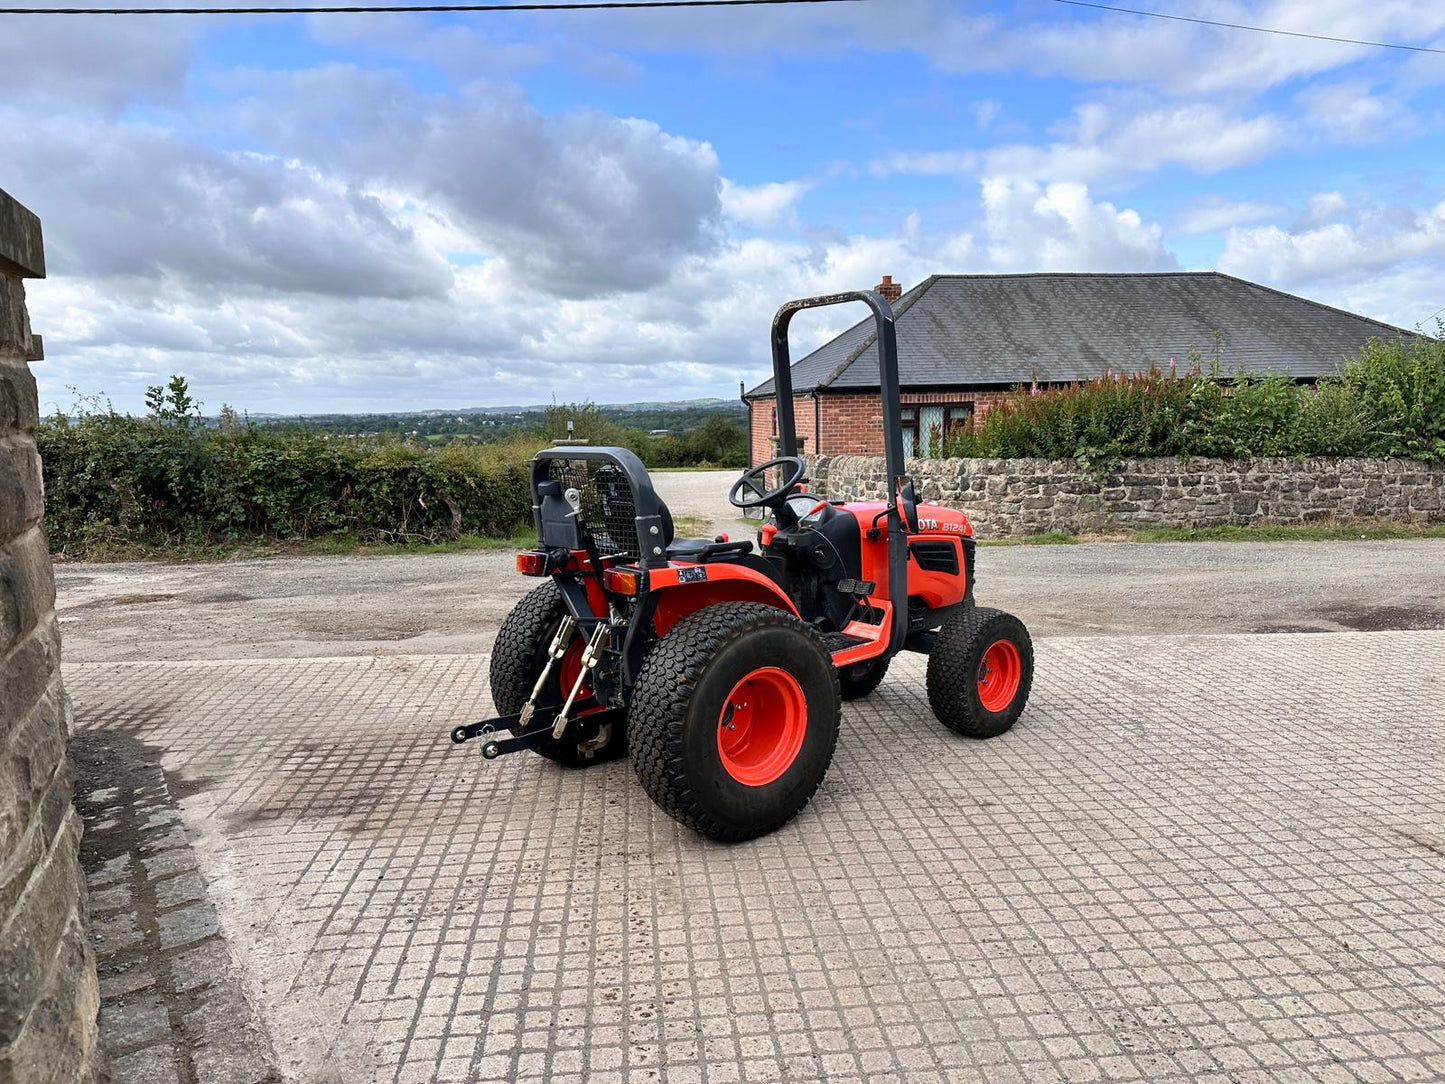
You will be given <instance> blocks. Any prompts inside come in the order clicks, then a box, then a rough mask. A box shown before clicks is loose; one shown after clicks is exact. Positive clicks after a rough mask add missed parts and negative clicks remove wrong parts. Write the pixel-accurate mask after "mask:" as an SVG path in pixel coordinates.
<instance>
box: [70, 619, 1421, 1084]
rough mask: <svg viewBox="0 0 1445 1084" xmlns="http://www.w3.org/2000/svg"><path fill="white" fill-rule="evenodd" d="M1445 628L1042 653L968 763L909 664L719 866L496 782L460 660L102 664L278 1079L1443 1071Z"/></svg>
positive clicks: (693, 850)
mask: <svg viewBox="0 0 1445 1084" xmlns="http://www.w3.org/2000/svg"><path fill="white" fill-rule="evenodd" d="M1442 660H1445V632H1440V631H1414V632H1408V631H1407V632H1379V633H1371V634H1363V633H1342V634H1317V635H1266V636H1211V637H1152V638H1121V637H1095V638H1092V639H1082V638H1079V639H1075V638H1061V639H1049V640H1044V641H1041V642H1040V643H1039V645H1038V675H1037V679H1036V682H1035V688H1034V693H1033V698H1032V700H1031V703H1030V707H1029V709H1028V711H1027V712H1026V714H1025V715H1024V718H1023V720H1022V721H1021V722H1020V724H1019V725H1018V726H1017V727H1016V728H1015V730H1014V731H1013V732H1012V733H1011V734H1009V735H1007V736H1005V737H1003V738H1000V739H997V740H995V741H992V742H987V743H976V742H970V741H967V740H965V739H962V738H958V737H955V736H953V735H951V734H949V733H947V732H946V731H944V730H943V729H942V727H940V726H939V725H938V724H937V723H936V722H935V721H934V720H933V718H932V716H931V714H930V712H929V710H928V706H927V702H926V700H925V698H924V696H923V695H922V686H923V672H924V668H923V660H922V659H921V658H919V657H917V656H908V655H905V656H902V657H901V658H900V659H899V660H898V662H897V663H896V664H895V666H894V668H893V671H892V673H891V674H890V675H889V678H888V680H887V681H886V682H885V683H884V685H883V686H882V688H881V689H880V690H879V692H878V693H876V694H875V695H874V696H873V697H872V698H870V699H868V700H866V701H862V702H859V703H855V704H852V705H849V706H847V707H846V710H845V713H844V728H843V735H842V740H841V742H840V744H839V747H838V754H837V758H836V759H835V761H834V763H833V767H832V770H831V772H830V774H829V776H828V779H827V782H826V783H825V784H824V786H823V788H822V790H821V792H820V793H819V795H818V796H817V798H816V799H815V800H814V802H813V804H812V805H811V806H810V807H809V808H808V809H807V810H806V811H805V812H804V813H803V814H802V816H800V817H799V818H798V820H797V821H795V822H794V823H793V824H792V825H790V826H788V827H787V828H785V829H784V830H782V831H780V832H779V833H777V834H776V835H774V836H771V837H769V838H766V839H762V840H758V841H755V842H752V843H748V844H743V845H738V846H722V845H718V844H714V843H710V842H708V841H705V840H703V839H700V838H698V837H696V836H694V835H693V834H691V833H690V832H686V831H684V830H682V829H680V828H679V827H678V826H677V825H675V824H674V823H673V822H672V821H671V820H669V819H668V818H667V817H666V816H664V815H663V814H662V813H661V812H659V811H658V810H656V809H655V808H654V807H653V806H652V805H651V803H650V802H649V801H648V799H647V798H646V797H645V796H644V795H643V793H642V791H641V789H640V787H639V786H638V785H637V783H636V782H635V780H634V778H633V776H632V773H631V769H630V768H629V767H628V765H627V764H626V763H625V762H624V763H620V764H611V765H606V766H600V767H596V768H591V769H588V770H586V771H583V772H565V771H562V770H560V769H557V768H555V767H553V766H551V765H550V764H547V763H545V762H543V761H541V760H539V759H536V758H533V757H531V756H517V757H511V758H506V759H503V760H501V761H498V762H496V763H493V764H485V763H484V762H482V761H481V760H480V759H479V757H478V756H477V755H476V753H475V751H474V750H473V749H470V748H468V749H458V748H455V747H453V746H451V745H450V744H449V743H448V742H447V741H446V740H445V733H446V730H447V728H448V727H449V726H451V725H453V724H455V723H457V722H459V721H465V720H469V719H472V718H476V717H479V716H481V715H483V714H485V712H486V711H487V709H488V708H489V706H490V701H489V697H488V695H487V683H486V676H485V675H486V658H485V656H479V655H449V656H416V657H389V658H345V659H325V658H308V659H294V660H286V659H282V660H275V659H272V660H252V661H245V662H180V663H145V662H137V663H107V664H101V663H86V664H78V665H70V666H68V667H67V670H66V680H67V682H68V685H69V688H70V691H71V694H72V696H73V698H74V701H75V705H76V716H77V723H78V726H80V727H81V728H103V729H104V730H107V731H112V732H115V735H116V740H122V739H124V740H125V741H127V742H132V743H136V742H138V743H141V744H142V745H144V746H147V747H153V748H154V749H155V750H156V751H157V755H158V756H160V758H161V763H162V765H163V767H164V768H165V770H166V774H167V778H168V779H169V781H170V786H171V789H172V790H173V791H174V792H175V794H177V795H178V796H179V797H180V804H181V813H182V817H183V820H184V824H185V827H186V829H187V830H188V832H189V834H190V835H191V837H192V841H193V845H194V848H195V851H196V855H197V859H198V862H199V866H200V870H201V873H202V874H203V875H204V878H205V880H206V882H207V885H208V890H209V893H210V896H211V898H212V900H213V901H214V903H215V907H216V911H217V914H218V917H219V923H220V926H221V929H222V931H223V932H224V934H225V935H226V937H227V939H228V940H229V944H230V950H231V951H232V952H233V953H235V954H236V956H237V957H238V958H239V960H240V962H241V964H242V974H243V976H244V982H245V985H246V987H247V994H248V996H249V998H250V999H251V1001H252V1002H253V1003H254V1007H255V1010H256V1012H257V1014H258V1016H259V1017H260V1019H261V1020H262V1022H263V1024H264V1029H265V1031H266V1032H267V1033H268V1035H269V1039H270V1042H271V1044H272V1045H273V1046H274V1048H275V1052H276V1060H277V1062H278V1065H279V1067H280V1069H281V1071H282V1072H283V1074H284V1075H285V1077H286V1078H287V1079H291V1080H298V1081H308V1082H309V1081H318V1082H350V1081H372V1080H379V1081H431V1080H438V1081H472V1080H527V1081H534V1080H535V1081H543V1080H545V1081H552V1082H558V1084H562V1082H567V1081H578V1082H580V1081H584V1080H585V1081H588V1082H589V1084H607V1082H609V1081H622V1080H628V1081H644V1080H665V1081H669V1082H673V1084H685V1082H689V1081H708V1082H723V1081H737V1080H746V1081H764V1080H768V1081H771V1080H794V1081H809V1080H829V1081H855V1080H856V1081H862V1080H868V1081H885V1080H908V1081H940V1082H942V1081H949V1082H956V1081H969V1080H988V1081H1007V1080H1026V1081H1090V1080H1114V1081H1128V1080H1139V1081H1166V1080H1191V1081H1196V1080H1200V1081H1207V1080H1218V1081H1252V1080H1261V1081H1262V1080H1270V1081H1277V1080H1342V1081H1345V1080H1364V1081H1376V1080H1378V1081H1387V1080H1440V1079H1445V963H1442V961H1445V661H1442Z"/></svg>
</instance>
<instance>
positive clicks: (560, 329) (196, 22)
mask: <svg viewBox="0 0 1445 1084" xmlns="http://www.w3.org/2000/svg"><path fill="white" fill-rule="evenodd" d="M1149 6H1150V7H1151V8H1152V9H1153V10H1158V11H1167V12H1171V13H1176V14H1186V15H1194V16H1202V17H1207V18H1215V19H1221V20H1226V21H1233V22H1248V23H1253V24H1257V25H1260V26H1270V27H1278V28H1282V29H1295V30H1304V31H1309V32H1314V33H1325V34H1335V35H1340V36H1347V37H1358V38H1367V39H1373V40H1382V41H1394V42H1401V43H1408V44H1414V45H1434V46H1436V47H1442V46H1445V5H1442V4H1440V3H1437V2H1433V0H1428V2H1427V0H1380V2H1377V3H1372V4H1369V5H1362V4H1359V3H1357V2H1355V0H1311V2H1306V0H1272V2H1265V3H1239V2H1226V0H1194V2H1188V0H1170V2H1168V3H1162V2H1161V3H1157V4H1151V5H1149ZM0 70H5V71H7V72H8V73H10V76H9V77H8V78H7V81H6V86H5V88H4V89H3V90H0V187H3V188H5V189H6V190H8V191H9V192H10V193H11V194H12V195H14V196H16V197H17V198H18V199H20V200H21V201H22V202H24V203H26V204H27V205H28V206H30V207H31V208H32V209H34V210H35V211H36V212H37V213H39V214H40V215H41V217H42V219H43V221H44V224H45V230H46V238H47V246H48V250H49V256H50V265H51V276H50V278H49V279H47V280H45V281H43V282H36V283H32V284H31V285H30V299H31V309H32V317H33V321H34V323H35V326H36V329H37V330H38V331H40V332H41V333H42V334H43V335H44V336H45V341H46V351H47V355H48V357H47V360H46V361H45V362H43V363H40V364H38V365H37V366H36V375H37V378H38V379H39V381H40V385H41V396H42V400H43V402H44V404H45V406H46V408H47V409H52V408H54V407H57V406H59V407H62V408H68V407H70V406H71V405H72V401H73V400H74V398H75V395H76V394H77V393H79V394H82V395H97V394H103V395H104V396H105V397H106V398H108V399H109V400H111V401H112V402H113V403H114V404H115V405H116V406H117V407H118V408H120V409H136V408H138V407H139V405H140V403H141V398H142V395H143V393H144V389H145V387H146V385H148V384H153V383H159V382H161V381H163V380H164V379H165V378H166V377H168V376H169V375H170V374H171V373H176V372H179V373H184V374H186V375H187V376H188V377H189V378H190V380H191V382H192V385H193V387H194V388H195V389H196V391H197V393H198V394H199V396H200V398H201V399H203V400H204V401H205V403H206V405H207V409H208V410H212V411H214V410H215V409H218V408H219V407H220V405H221V404H222V403H223V402H224V403H230V404H233V405H234V406H236V407H237V408H240V409H249V410H252V411H267V412H287V413H290V412H307V413H316V412H322V411H326V410H392V409H411V408H418V409H420V408H447V407H460V406H472V405H484V404H492V405H496V404H505V403H523V402H526V403H531V402H544V401H548V400H551V399H554V398H555V399H557V400H559V401H568V400H574V399H579V398H592V399H596V400H598V401H604V402H606V401H630V400H639V399H671V398H691V397H696V396H704V395H724V396H726V395H733V394H736V390H737V386H738V382H739V381H745V382H747V383H748V384H752V383H754V382H755V381H756V380H757V379H759V378H760V377H761V376H762V375H763V373H764V371H765V369H766V365H767V360H766V344H767V328H768V322H769V319H770V317H771V314H772V312H773V310H774V309H775V308H776V307H777V305H778V304H779V303H780V302H781V301H783V300H786V299H787V298H789V297H792V296H797V295H800V294H806V293H813V292H824V291H831V290H838V289H847V288H858V287H867V286H872V285H873V284H874V283H876V282H877V281H878V279H879V277H880V276H881V275H884V274H891V275H893V276H894V277H895V279H897V280H899V281H901V282H903V283H904V284H906V285H911V284H912V283H914V282H917V281H918V280H920V279H921V278H923V277H925V276H927V275H929V274H934V273H940V272H986V271H1044V270H1069V271H1120V270H1168V269H1176V268H1184V269H1214V268H1217V269H1220V270H1224V271H1228V272H1230V273H1232V274H1237V275H1240V276H1243V277H1246V278H1250V279H1254V280H1256V281H1259V282H1263V283H1266V284H1268V285H1271V286H1275V287H1278V288H1281V289H1285V290H1289V291H1292V292H1295V293H1300V294H1303V295H1305V296H1307V297H1312V298H1315V299H1317V300H1320V301H1324V302H1326V303H1329V304H1334V305H1338V306H1341V307H1344V308H1349V309H1353V310H1355V311H1359V312H1362V313H1365V314H1367V315H1370V316H1374V317H1377V318H1379V319H1383V320H1387V321H1390V322H1393V323H1396V324H1400V325H1403V326H1406V327H1415V326H1417V325H1418V326H1424V327H1427V328H1428V327H1433V317H1434V315H1435V314H1436V313H1437V312H1438V311H1439V310H1440V309H1442V308H1445V286H1442V285H1441V284H1442V283H1445V275H1442V271H1445V154H1442V152H1441V145H1442V134H1445V133H1442V127H1445V108H1442V105H1445V97H1442V92H1441V91H1442V86H1445V55H1439V54H1427V53H1410V52H1402V51H1396V50H1386V49H1375V48H1369V47H1364V46H1353V45H1346V44H1338V43H1326V42H1316V41H1306V40H1302V39H1298V38H1288V37H1280V36H1275V35H1267V34H1252V33H1246V32H1242V31H1237V30H1227V29H1219V28H1210V27H1203V26H1197V25H1191V24H1185V23H1179V22H1171V21H1164V20H1156V19H1146V18H1141V17H1138V16H1134V15H1127V14H1110V13H1107V12H1100V11H1094V10H1086V9H1081V8H1076V7H1069V6H1064V5H1061V4H1055V3H1050V2H1047V0H1027V2H1023V0H1021V2H1019V3H1010V2H1000V3H964V2H961V0H957V2H955V0H879V2H877V3H860V4H844V5H837V6H808V7H800V8H776V9H744V10H716V11H672V12H629V13H552V14H524V13H502V14H493V15H488V14H475V15H420V14H418V15H367V16H359V17H355V16H304V17H303V16H297V17H285V18H269V19H266V18H242V17H210V18H201V19H191V18H183V17H168V18H163V19H134V20H127V21H117V20H114V19H105V18H102V17H95V18H85V19H63V18H50V19H47V18H21V17H16V18H10V19H7V20H6V21H5V22H4V23H3V24H0ZM840 319H846V318H844V317H838V318H834V319H833V321H832V322H831V323H830V322H828V318H825V317H822V316H817V315H814V316H811V317H810V322H804V321H803V320H800V321H799V324H798V326H797V334H798V335H799V336H800V339H801V340H803V344H804V345H806V344H809V343H813V342H817V341H819V340H820V339H821V338H822V337H823V336H825V335H826V334H828V333H829V332H830V331H834V330H837V328H838V327H839V326H840V324H839V323H838V320H840ZM72 389H73V390H72Z"/></svg>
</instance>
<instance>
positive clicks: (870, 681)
mask: <svg viewBox="0 0 1445 1084" xmlns="http://www.w3.org/2000/svg"><path fill="white" fill-rule="evenodd" d="M891 661H892V660H891V659H890V658H889V657H887V656H884V657H883V658H881V659H870V660H869V661H868V662H855V663H853V664H852V665H851V666H840V667H839V668H838V691H839V692H841V693H842V694H843V699H844V700H862V699H863V698H864V697H865V696H867V695H868V694H869V693H871V692H872V691H873V690H874V689H876V688H878V686H879V684H880V683H882V681H883V678H884V676H885V675H886V674H887V673H888V664H889V663H890V662H891Z"/></svg>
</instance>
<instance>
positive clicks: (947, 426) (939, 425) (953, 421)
mask: <svg viewBox="0 0 1445 1084" xmlns="http://www.w3.org/2000/svg"><path fill="white" fill-rule="evenodd" d="M972 417H973V403H971V402H964V403H920V404H918V405H916V406H904V408H903V454H904V456H905V457H908V458H914V457H916V458H919V459H937V458H938V457H939V456H941V455H942V454H943V442H944V440H945V439H946V438H947V436H948V434H949V433H951V432H952V431H953V430H954V429H956V428H958V427H959V426H964V425H967V424H968V420H969V419H970V418H972Z"/></svg>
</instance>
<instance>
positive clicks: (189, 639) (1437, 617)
mask: <svg viewBox="0 0 1445 1084" xmlns="http://www.w3.org/2000/svg"><path fill="white" fill-rule="evenodd" d="M655 477H656V480H657V485H658V489H659V491H660V492H661V493H662V494H663V496H664V497H665V499H666V500H667V502H668V505H669V506H670V507H671V508H672V509H673V511H674V512H675V513H676V514H678V515H691V516H698V517H701V518H703V519H707V520H709V521H710V522H711V523H712V524H713V528H714V531H715V532H718V531H728V532H730V533H732V534H733V535H734V537H739V536H740V534H741V532H744V531H746V530H747V528H745V527H744V526H743V525H742V523H741V522H740V520H739V517H738V515H737V514H736V511H735V510H734V509H732V508H731V507H730V506H729V505H728V504H727V502H726V499H725V493H726V490H727V487H728V485H729V484H730V483H731V482H732V480H733V479H734V478H735V477H736V475H735V474H733V473H732V472H730V471H728V472H682V473H671V474H669V473H660V474H658V475H656V476H655ZM1442 557H1445V542H1442V541H1440V540H1432V539H1421V540H1410V541H1391V542H1280V543H1269V542H1251V543H1239V542H1201V543H1178V542H1174V543H1159V544H1143V543H1128V542H1119V543H1101V544H1094V545H1078V546H1014V547H987V548H985V549H982V550H980V551H979V563H978V564H979V567H978V585H979V586H978V598H979V601H980V603H981V604H983V605H987V606H999V607H1001V608H1004V609H1008V610H1011V611H1013V612H1015V613H1017V614H1018V615H1019V616H1021V617H1022V618H1023V619H1024V621H1025V622H1026V623H1027V624H1028V625H1029V627H1030V629H1031V630H1032V631H1033V633H1034V635H1035V636H1036V637H1039V638H1047V637H1051V636H1079V635H1126V634H1135V635H1137V634H1151V635H1171V634H1180V633H1230V632H1245V633H1250V632H1291V631H1347V630H1364V631H1374V630H1384V629H1427V628H1445V560H1442ZM512 560H513V556H512V554H511V553H510V552H499V551H472V552H467V553H454V554H441V555H431V556H414V555H404V556H391V557H289V558H273V559H264V560H248V561H235V562H225V563H218V564H190V565H166V564H158V563H136V564H66V565H60V566H57V568H56V576H55V578H56V585H57V595H58V603H59V605H58V609H59V613H60V620H61V629H62V632H63V634H64V642H65V658H66V660H67V661H69V662H107V661H138V660H144V659H158V660H167V659H174V660H181V659H242V658H277V657H287V658H295V657H304V656H328V657H329V656H346V655H419V654H455V653H471V652H480V651H487V650H489V649H490V647H491V641H492V637H493V636H494V635H495V633H496V628H497V626H498V624H500V622H501V620H502V618H503V617H504V616H505V615H506V614H507V612H508V611H509V610H510V609H511V608H512V605H513V604H514V603H515V601H516V599H517V598H518V597H519V596H520V595H521V594H522V593H523V592H524V591H525V590H526V589H527V588H528V587H529V586H530V585H531V581H530V580H527V579H525V578H523V577H520V576H517V575H516V574H515V572H514V571H513V564H512Z"/></svg>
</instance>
